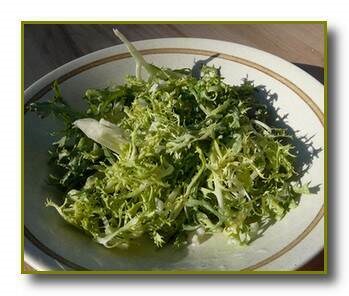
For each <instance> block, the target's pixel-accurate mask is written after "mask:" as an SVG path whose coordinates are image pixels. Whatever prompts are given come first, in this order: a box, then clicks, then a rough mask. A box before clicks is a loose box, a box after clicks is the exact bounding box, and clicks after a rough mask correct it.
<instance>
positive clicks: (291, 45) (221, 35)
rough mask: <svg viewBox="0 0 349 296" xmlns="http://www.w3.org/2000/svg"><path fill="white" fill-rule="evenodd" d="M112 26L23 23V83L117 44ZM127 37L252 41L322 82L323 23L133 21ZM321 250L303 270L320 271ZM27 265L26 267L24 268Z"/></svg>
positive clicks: (121, 27) (125, 28) (126, 29)
mask: <svg viewBox="0 0 349 296" xmlns="http://www.w3.org/2000/svg"><path fill="white" fill-rule="evenodd" d="M113 27H114V26H112V25H25V28H24V85H25V87H28V86H29V85H30V84H32V83H33V82H34V81H36V80H37V79H39V78H40V77H42V76H43V75H45V74H46V73H48V72H50V71H52V70H54V69H55V68H57V67H59V66H61V65H63V64H65V63H67V62H69V61H71V60H74V59H76V58H78V57H81V56H83V55H85V54H88V53H90V52H93V51H96V50H99V49H102V48H106V47H109V46H113V45H116V44H119V43H120V41H119V40H118V39H117V38H115V37H114V35H113V33H112V28H113ZM117 27H118V28H119V30H120V31H121V32H123V33H124V34H125V35H126V36H127V38H128V39H129V40H131V41H136V40H144V39H153V38H164V37H201V38H210V39H217V40H225V41H231V42H237V43H241V44H244V45H248V46H252V47H255V48H258V49H261V50H264V51H267V52H269V53H272V54H274V55H277V56H279V57H281V58H284V59H285V60H287V61H290V62H292V63H294V64H296V65H297V66H299V67H300V68H302V69H303V70H305V71H307V72H308V73H310V74H311V75H313V76H314V77H315V78H316V79H318V80H319V81H320V82H322V83H323V77H324V73H323V66H324V34H323V32H324V31H323V30H324V28H323V25H321V24H168V25H166V24H161V25H159V24H146V25H142V24H134V25H118V26H117ZM323 266H324V254H323V251H322V252H321V253H320V254H318V255H317V256H315V257H314V258H313V259H312V260H310V262H308V263H307V264H306V265H305V266H303V267H302V268H301V270H323ZM25 268H26V269H27V270H29V269H30V266H26V267H25Z"/></svg>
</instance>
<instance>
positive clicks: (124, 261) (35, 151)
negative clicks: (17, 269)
mask: <svg viewBox="0 0 349 296" xmlns="http://www.w3.org/2000/svg"><path fill="white" fill-rule="evenodd" d="M134 44H135V46H136V47H137V48H138V49H139V50H141V51H142V53H143V55H144V56H145V58H146V60H147V61H149V62H152V63H154V64H156V65H159V66H166V67H170V68H183V67H192V66H193V65H194V63H195V62H197V61H198V60H199V61H206V62H208V64H209V65H212V64H214V65H215V66H220V67H221V73H222V75H223V77H225V81H226V82H228V83H230V84H240V83H241V79H242V78H244V77H246V76H248V78H249V79H250V80H254V82H255V84H256V85H265V86H266V88H267V89H268V90H270V91H271V92H272V93H276V94H277V95H278V100H277V101H275V107H276V108H279V114H280V115H284V114H288V117H287V124H288V125H289V126H290V127H292V128H293V129H294V130H299V133H297V135H298V136H299V137H301V136H302V135H306V136H313V138H312V142H313V146H314V147H315V148H317V149H319V151H320V150H321V151H320V152H319V153H318V155H317V157H316V158H314V159H312V165H311V167H310V169H309V170H308V172H307V174H306V175H304V176H303V181H304V182H306V181H311V182H312V183H311V184H313V185H320V186H319V189H320V190H319V191H318V192H317V193H316V194H314V195H312V196H305V197H302V198H301V202H300V205H299V207H298V208H296V209H294V210H292V211H291V212H289V213H288V214H287V215H286V217H285V218H284V219H283V220H281V221H280V222H278V223H276V224H275V225H273V226H272V227H270V228H269V229H268V230H267V231H266V232H265V233H264V235H263V236H262V237H261V238H259V239H257V240H255V241H254V242H253V243H252V244H251V245H249V246H248V247H237V246H231V245H229V244H227V241H226V239H225V238H224V237H222V236H220V235H216V236H214V237H212V238H211V239H209V240H207V241H206V242H204V243H202V244H201V245H200V246H198V247H189V248H188V249H185V250H182V251H178V250H173V249H172V248H170V247H167V248H164V249H161V250H153V249H151V248H142V249H138V250H129V251H122V250H118V249H112V250H110V249H105V248H104V247H102V246H100V245H98V244H96V243H94V242H93V241H91V240H90V238H88V237H87V236H86V235H84V234H83V233H82V232H80V231H78V230H77V229H75V228H73V227H71V226H70V225H68V224H67V223H66V222H65V221H63V220H62V219H61V217H59V216H58V215H57V214H56V212H55V211H54V210H53V209H50V208H49V209H48V208H45V206H44V201H45V200H46V198H47V197H49V196H51V195H53V194H57V193H55V192H53V188H51V187H50V186H48V185H46V184H45V179H46V178H47V174H48V166H47V159H48V154H47V151H48V148H49V146H50V143H51V142H52V140H53V139H52V137H50V136H49V132H50V131H52V130H53V129H55V128H56V127H57V126H58V123H57V122H56V121H55V120H54V119H52V118H48V119H44V120H42V119H39V118H37V117H36V115H35V114H32V113H29V112H27V113H26V114H25V118H24V132H25V143H24V144H25V158H24V168H25V169H24V173H25V177H24V181H25V186H24V191H25V193H24V224H25V240H24V245H25V261H26V262H27V263H28V264H30V265H31V266H32V267H33V268H35V269H37V270H52V269H57V270H62V269H68V270H69V269H88V270H108V271H110V270H133V271H135V270H137V271H141V270H143V271H144V270H153V271H154V270H165V271H166V270H167V271H173V270H187V271H188V270H191V271H213V270H216V271H238V270H294V269H297V268H298V267H300V266H301V265H302V264H304V263H305V262H307V261H308V260H309V259H310V258H311V257H312V256H314V255H315V254H317V252H319V251H320V250H321V249H322V248H323V246H324V218H323V215H324V186H325V184H324V151H323V149H324V126H323V125H324V115H323V112H324V111H323V110H324V88H323V85H321V84H320V83H319V82H317V81H316V80H315V79H313V78H312V77H311V76H310V75H308V74H307V73H305V72H303V71H302V70H300V69H299V68H297V67H296V66H294V65H292V64H291V63H289V62H286V61H285V60H282V59H280V58H278V57H276V56H273V55H271V54H268V53H265V52H262V51H260V50H256V49H253V48H250V47H246V46H243V45H239V44H234V43H229V42H223V41H216V40H208V39H193V38H169V39H156V40H147V41H139V42H134ZM217 53H218V55H217ZM214 55H216V56H215V57H214V58H212V56H214ZM210 56H211V58H209V57H210ZM208 58H209V59H208ZM207 59H208V60H207ZM134 68H135V63H134V60H133V59H132V58H131V57H130V55H129V54H128V53H127V50H126V48H125V46H123V45H118V46H114V47H111V48H107V49H103V50H100V51H97V52H95V53H92V54H89V55H86V56H84V57H82V58H79V59H77V60H74V61H72V62H70V63H68V64H66V65H64V66H62V67H60V68H58V69H56V70H55V71H53V72H51V73H49V74H47V75H46V76H45V77H43V78H41V79H40V80H38V81H37V82H36V83H34V84H33V85H32V86H30V87H29V88H28V89H27V90H26V91H25V102H28V101H32V100H37V99H40V100H45V99H48V98H50V97H51V96H52V91H51V90H50V85H51V83H52V81H54V80H56V79H58V80H59V81H60V85H61V89H62V93H63V96H64V98H65V99H66V100H67V101H68V102H69V103H71V104H72V105H73V106H77V107H79V106H80V105H81V103H82V101H81V97H82V95H83V93H84V91H85V90H86V89H87V88H91V87H95V88H98V87H105V86H108V85H110V84H114V83H118V84H119V83H122V82H123V80H124V77H125V75H126V74H134Z"/></svg>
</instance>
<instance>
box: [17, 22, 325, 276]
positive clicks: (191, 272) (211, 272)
mask: <svg viewBox="0 0 349 296" xmlns="http://www.w3.org/2000/svg"><path fill="white" fill-rule="evenodd" d="M20 24H21V34H20V35H21V37H20V38H21V56H20V59H21V77H20V81H21V82H20V88H21V89H20V92H21V104H20V108H21V110H20V114H21V133H20V134H21V152H20V154H21V209H20V211H21V212H20V216H21V223H20V227H21V229H20V233H21V254H20V255H21V274H56V275H57V274H80V275H84V274H93V275H97V274H123V275H130V274H131V275H184V274H188V275H201V274H202V275H215V274H218V275H219V274H223V275H224V274H225V275H226V274H232V275H233V274H242V275H250V274H272V275H273V274H274V275H275V274H280V275H281V274H286V275H289V274H296V275H300V274H313V275H314V274H315V275H327V274H328V118H327V116H328V114H327V112H328V23H327V21H325V20H310V21H306V20H304V21H292V20H286V21H285V20H277V21H250V20H244V21H230V20H221V21H205V20H199V21H173V20H160V21H145V20H144V21H139V20H138V21H110V20H105V21H88V20H84V21H73V20H71V21H61V20H48V21H31V20H26V21H23V20H22V21H21V22H20ZM35 24H50V25H53V24H80V25H82V24H86V25H87V24H89V25H92V24H110V25H116V24H322V25H323V26H324V119H325V122H324V141H325V143H324V157H325V159H324V162H325V163H324V168H325V172H324V183H325V184H324V193H325V198H324V207H325V213H324V270H320V271H282V270H280V271H263V270H251V271H217V270H202V271H200V270H173V271H167V270H166V271H162V270H156V271H154V270H149V271H147V270H145V271H143V270H132V271H129V270H115V271H114V270H100V271H93V270H91V271H90V270H89V271H75V270H69V271H67V270H62V271H61V270H50V271H39V270H30V271H28V270H24V26H25V25H35Z"/></svg>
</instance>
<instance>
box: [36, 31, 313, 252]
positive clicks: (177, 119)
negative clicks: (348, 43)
mask: <svg viewBox="0 0 349 296" xmlns="http://www.w3.org/2000/svg"><path fill="white" fill-rule="evenodd" d="M114 33H115V34H116V36H118V37H119V38H120V39H121V40H122V41H123V43H124V44H125V45H126V46H127V48H128V50H129V51H130V53H131V55H132V56H133V58H134V59H135V61H136V75H135V76H128V77H126V78H125V83H124V84H123V85H113V86H110V87H107V88H104V89H88V90H87V91H86V93H85V95H84V97H83V99H84V100H85V102H86V103H87V108H86V110H83V111H77V110H73V109H72V108H71V107H70V106H69V104H68V103H67V102H66V101H65V100H64V98H63V97H62V94H61V92H60V90H59V87H58V84H57V83H55V84H54V91H55V95H54V97H53V99H52V100H50V101H45V102H35V103H32V104H31V105H30V110H32V111H34V112H37V113H38V114H39V115H40V116H42V117H47V116H50V115H51V114H52V115H54V116H56V117H57V118H58V119H60V120H61V121H62V122H63V124H64V129H63V130H62V131H59V132H56V135H57V134H61V135H62V137H61V138H60V139H59V140H58V141H56V142H54V143H53V145H52V148H51V149H50V151H49V154H50V162H51V164H52V166H53V172H52V174H51V175H50V180H51V182H52V183H54V184H56V185H57V186H59V187H60V189H61V190H62V192H64V193H63V199H62V203H56V202H54V201H52V200H51V199H49V200H47V203H46V205H47V206H49V207H53V208H55V209H56V210H57V212H58V214H59V215H61V216H62V218H63V219H64V220H66V221H67V222H68V223H70V224H72V225H74V226H76V227H78V228H79V229H81V230H83V231H85V232H86V233H87V234H88V235H90V236H91V238H93V239H94V240H95V241H96V242H97V243H99V244H102V245H103V246H105V247H107V248H114V247H119V248H127V247H128V246H129V245H130V244H132V243H137V241H138V239H139V238H140V237H141V236H147V237H149V238H150V239H151V240H152V241H153V242H154V244H155V245H156V246H157V247H163V246H164V245H166V244H174V245H175V246H178V247H179V246H183V245H186V244H187V237H188V235H190V234H193V233H196V234H197V235H198V236H202V235H211V234H214V233H216V232H224V233H225V234H226V235H227V237H228V238H230V239H232V240H234V241H235V242H237V243H239V244H248V243H249V242H251V241H252V240H254V239H256V238H257V237H258V236H260V235H261V233H262V232H263V231H264V230H265V229H266V228H267V227H268V226H269V225H271V224H272V223H274V222H275V221H277V220H279V219H281V218H282V217H283V216H284V215H285V214H286V213H287V212H288V211H289V210H290V209H292V208H293V207H295V206H297V205H298V202H299V197H300V195H301V194H306V193H309V189H308V186H307V185H303V184H301V182H300V180H299V179H300V178H299V176H298V175H297V173H296V172H295V168H294V160H295V157H294V156H293V154H292V151H293V149H294V147H293V146H292V145H291V141H290V135H288V134H287V131H286V130H285V129H281V128H277V127H274V126H272V125H270V124H267V122H268V117H269V114H268V110H267V108H266V106H265V105H263V104H261V103H260V102H259V101H258V100H257V98H256V88H255V86H254V85H253V83H252V82H250V81H248V80H246V79H244V80H243V82H242V84H241V85H228V84H226V83H225V82H224V81H223V78H222V77H221V75H220V72H219V69H217V68H215V67H209V66H203V67H202V69H201V73H200V77H194V76H193V75H192V71H191V70H190V69H179V70H171V69H166V68H159V67H156V66H155V65H152V64H149V63H147V62H146V61H145V59H144V58H143V57H142V55H141V54H140V53H139V52H138V51H137V50H136V48H135V47H134V46H133V45H132V44H131V43H130V42H129V41H128V40H127V39H126V38H125V36H123V35H122V34H121V33H120V32H119V31H117V30H116V29H115V30H114ZM142 68H143V69H144V70H145V71H146V72H147V75H148V77H147V79H145V78H143V77H142V75H141V74H142V72H141V69H142Z"/></svg>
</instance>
